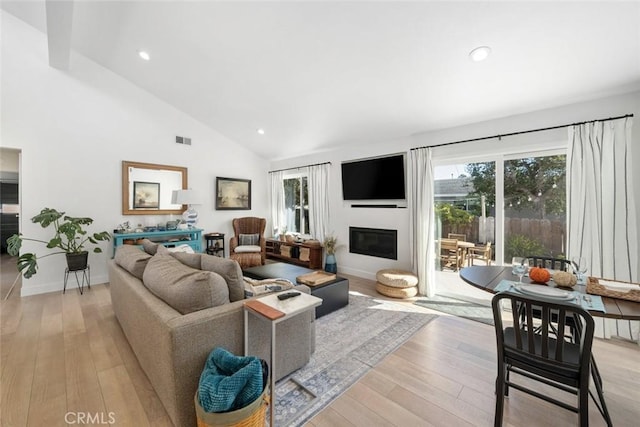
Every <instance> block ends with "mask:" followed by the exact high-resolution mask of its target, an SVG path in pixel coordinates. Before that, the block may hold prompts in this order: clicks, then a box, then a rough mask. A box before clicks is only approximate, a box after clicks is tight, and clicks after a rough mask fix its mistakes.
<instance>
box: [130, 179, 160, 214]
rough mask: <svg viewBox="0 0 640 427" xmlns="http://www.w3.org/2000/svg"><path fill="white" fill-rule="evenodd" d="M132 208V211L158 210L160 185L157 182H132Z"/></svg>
mask: <svg viewBox="0 0 640 427" xmlns="http://www.w3.org/2000/svg"><path fill="white" fill-rule="evenodd" d="M133 208H134V209H159V208H160V183H159V182H142V181H134V182H133Z"/></svg>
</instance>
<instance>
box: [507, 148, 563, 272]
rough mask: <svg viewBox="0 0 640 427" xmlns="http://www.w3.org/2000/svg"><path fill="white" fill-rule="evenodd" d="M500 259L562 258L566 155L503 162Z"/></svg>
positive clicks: (521, 158)
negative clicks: (502, 238) (502, 251)
mask: <svg viewBox="0 0 640 427" xmlns="http://www.w3.org/2000/svg"><path fill="white" fill-rule="evenodd" d="M503 182H504V258H503V261H504V262H505V263H509V262H511V258H512V257H514V256H532V255H543V256H550V257H554V258H564V257H565V255H566V251H565V247H566V241H567V218H566V199H567V195H566V155H564V154H562V155H553V156H537V157H533V156H531V157H519V158H515V159H508V160H505V161H504V173H503Z"/></svg>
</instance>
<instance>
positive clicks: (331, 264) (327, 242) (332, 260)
mask: <svg viewBox="0 0 640 427" xmlns="http://www.w3.org/2000/svg"><path fill="white" fill-rule="evenodd" d="M323 244H324V249H325V250H326V251H327V257H326V258H325V262H324V271H327V272H329V273H337V272H338V263H337V262H336V255H335V254H336V247H337V245H338V238H337V237H336V236H333V235H331V236H326V237H325V238H324V242H323Z"/></svg>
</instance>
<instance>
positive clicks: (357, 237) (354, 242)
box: [349, 227, 398, 259]
mask: <svg viewBox="0 0 640 427" xmlns="http://www.w3.org/2000/svg"><path fill="white" fill-rule="evenodd" d="M349 252H351V253H354V254H361V255H369V256H375V257H378V258H389V259H398V232H397V230H383V229H380V228H360V227H349Z"/></svg>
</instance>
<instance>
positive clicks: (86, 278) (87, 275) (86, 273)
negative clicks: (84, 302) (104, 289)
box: [62, 264, 91, 295]
mask: <svg viewBox="0 0 640 427" xmlns="http://www.w3.org/2000/svg"><path fill="white" fill-rule="evenodd" d="M69 273H73V275H74V276H75V277H76V283H77V285H78V290H79V291H80V295H82V293H83V291H84V285H85V283H86V284H87V288H89V289H91V267H90V266H89V264H87V267H86V268H84V269H82V270H69V267H67V268H65V269H64V288H63V289H62V293H63V294H64V293H65V292H66V290H67V281H68V280H69ZM78 274H81V278H80V277H78Z"/></svg>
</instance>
